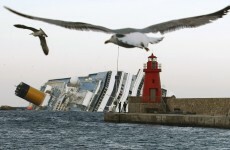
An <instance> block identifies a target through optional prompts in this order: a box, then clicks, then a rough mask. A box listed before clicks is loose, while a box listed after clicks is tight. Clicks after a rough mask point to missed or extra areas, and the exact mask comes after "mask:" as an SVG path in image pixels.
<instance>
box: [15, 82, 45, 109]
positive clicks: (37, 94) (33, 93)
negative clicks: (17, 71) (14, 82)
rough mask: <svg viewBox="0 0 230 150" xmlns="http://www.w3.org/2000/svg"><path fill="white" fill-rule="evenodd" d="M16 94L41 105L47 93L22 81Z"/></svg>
mask: <svg viewBox="0 0 230 150" xmlns="http://www.w3.org/2000/svg"><path fill="white" fill-rule="evenodd" d="M15 95H17V96H18V97H21V98H23V99H25V100H27V101H28V102H30V103H33V104H34V105H37V106H40V105H41V104H42V103H43V101H44V99H45V96H46V94H45V93H43V92H41V91H39V90H37V89H35V88H33V87H31V86H29V85H27V84H25V83H23V82H21V83H20V84H19V85H18V86H17V88H16V90H15Z"/></svg>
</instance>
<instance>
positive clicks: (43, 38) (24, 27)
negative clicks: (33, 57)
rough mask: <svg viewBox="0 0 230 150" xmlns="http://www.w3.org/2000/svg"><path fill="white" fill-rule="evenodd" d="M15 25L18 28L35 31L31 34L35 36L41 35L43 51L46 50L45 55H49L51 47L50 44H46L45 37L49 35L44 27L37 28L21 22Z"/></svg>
mask: <svg viewBox="0 0 230 150" xmlns="http://www.w3.org/2000/svg"><path fill="white" fill-rule="evenodd" d="M14 26H15V27H17V28H21V29H28V30H31V31H33V32H32V33H31V35H33V36H35V37H39V39H40V43H41V46H42V50H43V52H44V54H45V55H48V53H49V48H48V46H47V44H46V39H45V37H48V36H47V35H46V33H45V32H44V31H43V30H42V29H39V30H37V29H35V28H32V27H28V26H25V25H21V24H16V25H14Z"/></svg>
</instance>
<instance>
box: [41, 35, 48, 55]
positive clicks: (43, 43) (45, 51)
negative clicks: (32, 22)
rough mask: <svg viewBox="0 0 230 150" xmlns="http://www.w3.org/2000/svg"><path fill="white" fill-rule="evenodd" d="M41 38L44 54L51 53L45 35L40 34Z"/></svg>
mask: <svg viewBox="0 0 230 150" xmlns="http://www.w3.org/2000/svg"><path fill="white" fill-rule="evenodd" d="M39 39H40V43H41V46H42V50H43V52H44V54H45V55H48V54H49V48H48V46H47V43H46V39H45V37H43V36H39Z"/></svg>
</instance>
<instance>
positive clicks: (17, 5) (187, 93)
mask: <svg viewBox="0 0 230 150" xmlns="http://www.w3.org/2000/svg"><path fill="white" fill-rule="evenodd" d="M227 5H230V0H202V1H201V0H190V1H184V0H154V1H153V0H113V1H112V0H81V1H80V0H68V1H66V0H49V1H47V0H39V1H31V0H21V1H16V0H1V2H0V6H1V7H0V14H1V15H0V16H1V28H0V46H1V50H0V53H1V54H0V93H1V94H0V105H11V106H26V105H28V102H26V101H24V100H23V99H21V98H18V97H17V96H15V94H14V92H15V89H16V87H15V85H18V84H19V83H20V82H21V81H22V82H25V83H27V84H29V85H30V86H32V87H35V88H37V89H40V86H42V85H43V84H44V83H45V82H46V81H47V80H49V79H56V78H66V77H72V76H86V75H88V74H90V73H95V72H103V71H109V70H116V68H117V62H116V61H117V52H118V46H116V45H114V44H107V45H105V44H104V41H105V40H107V39H109V38H110V36H111V35H110V34H104V33H100V32H86V31H84V32H82V31H76V30H69V29H65V28H62V27H58V26H55V25H51V24H47V23H43V22H39V21H34V20H29V19H26V18H22V17H20V16H17V15H15V14H12V13H10V12H9V11H7V10H6V9H4V8H3V6H8V7H10V8H12V9H15V10H17V11H19V12H23V13H26V14H30V15H34V16H39V17H46V18H52V19H59V20H66V21H76V22H87V23H91V24H96V25H102V26H106V27H109V28H114V29H116V28H123V27H134V28H144V27H146V26H149V25H152V24H156V23H160V22H164V21H169V20H172V19H179V18H184V17H191V16H196V15H203V14H207V13H212V12H215V11H218V10H220V9H222V8H224V7H226V6H227ZM14 24H24V25H27V26H32V27H35V28H42V29H43V30H44V31H45V32H46V34H47V35H48V38H47V43H48V46H49V49H50V53H49V55H48V56H45V55H44V54H43V52H42V49H41V47H40V43H39V39H38V38H34V37H32V36H31V35H29V34H30V33H31V31H29V30H22V29H18V28H15V27H13V25H14ZM153 36H155V35H153ZM156 36H160V35H159V34H158V35H156ZM163 36H164V37H165V38H164V40H163V41H162V42H160V43H159V44H156V45H150V47H149V48H150V52H146V51H145V50H143V49H138V48H133V49H125V48H122V47H120V57H119V66H118V69H119V70H121V71H125V72H129V73H132V74H136V73H137V71H138V69H142V68H143V64H144V63H146V61H147V57H148V56H149V55H150V54H151V53H152V52H154V54H155V55H156V56H157V57H158V62H159V63H161V64H162V72H161V82H162V86H163V87H164V88H166V89H168V90H170V91H172V92H173V93H174V94H175V96H176V97H178V98H185V97H198V98H200V97H209V98H210V97H230V13H229V14H228V15H226V16H224V17H223V18H222V19H219V20H217V21H215V22H213V23H211V24H207V25H205V26H202V27H198V28H194V29H182V30H177V31H175V32H170V33H167V34H165V35H163Z"/></svg>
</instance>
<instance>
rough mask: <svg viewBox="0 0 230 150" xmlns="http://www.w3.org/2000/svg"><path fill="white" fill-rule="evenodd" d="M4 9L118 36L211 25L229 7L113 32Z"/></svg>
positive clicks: (67, 25)
mask: <svg viewBox="0 0 230 150" xmlns="http://www.w3.org/2000/svg"><path fill="white" fill-rule="evenodd" d="M5 8H6V9H8V10H9V11H11V12H13V13H15V14H17V15H20V16H22V17H25V18H29V19H33V20H39V21H43V22H47V23H50V24H54V25H58V26H61V27H64V28H68V29H75V30H82V31H89V30H91V31H98V32H104V33H120V34H127V33H131V32H142V33H150V32H152V33H157V32H160V33H162V34H164V33H166V32H170V31H175V30H179V29H182V28H193V27H199V26H201V25H205V24H207V23H211V22H212V21H214V20H217V19H219V18H222V17H223V16H224V15H226V14H227V12H228V11H229V9H230V6H227V7H225V8H223V9H221V10H219V11H217V12H215V13H211V14H206V15H201V16H196V17H189V18H184V19H178V20H171V21H167V22H164V23H159V24H156V25H151V26H149V27H146V28H143V29H134V28H123V29H114V30H113V29H109V28H106V27H103V26H98V25H93V24H88V23H83V22H69V21H61V20H53V19H46V18H40V17H34V16H30V15H26V14H23V13H20V12H17V11H15V10H12V9H10V8H8V7H5Z"/></svg>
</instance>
